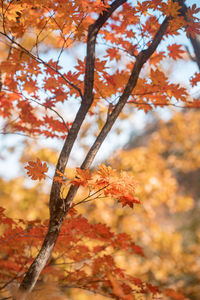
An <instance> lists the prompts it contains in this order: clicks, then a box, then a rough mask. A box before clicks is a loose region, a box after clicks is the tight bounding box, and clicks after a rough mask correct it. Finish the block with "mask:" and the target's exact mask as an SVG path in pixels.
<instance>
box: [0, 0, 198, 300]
mask: <svg viewBox="0 0 200 300" xmlns="http://www.w3.org/2000/svg"><path fill="white" fill-rule="evenodd" d="M1 3H2V6H1V7H2V8H1V31H0V35H1V37H2V42H3V45H4V48H3V49H2V52H1V56H2V61H1V95H0V96H1V106H0V111H1V116H2V118H4V120H5V123H4V130H3V132H4V133H7V132H8V131H12V132H13V133H22V134H25V135H29V136H30V135H32V136H41V135H43V136H45V137H50V138H58V139H64V145H63V148H62V150H61V152H60V154H59V157H58V160H57V163H56V168H55V174H54V177H53V180H52V185H51V192H50V196H49V211H50V219H49V223H48V229H47V231H45V228H46V227H45V226H47V223H45V224H42V223H39V225H38V228H39V229H38V230H39V232H40V250H39V252H38V253H37V256H36V257H35V259H34V260H33V262H32V263H31V265H30V266H29V267H28V270H26V271H25V274H24V277H23V279H22V280H21V283H20V287H19V291H18V293H16V295H15V298H16V299H25V298H26V297H27V295H28V293H30V292H31V291H32V289H33V288H34V286H35V284H36V282H37V281H38V278H39V276H40V274H41V272H42V271H43V269H44V268H45V266H46V265H47V264H48V265H47V267H48V266H49V267H51V263H50V257H51V254H52V251H53V249H54V247H55V244H56V241H57V239H58V238H60V239H61V237H62V235H65V230H66V232H67V235H69V236H70V239H69V240H67V242H68V246H69V248H70V246H72V245H71V244H73V243H76V242H77V241H78V239H77V236H79V235H80V232H81V234H82V235H83V236H85V238H90V239H92V240H93V239H94V240H97V241H99V242H100V241H101V242H103V243H107V242H108V240H109V241H110V240H111V243H110V244H109V246H110V247H111V248H112V249H113V250H117V249H122V250H127V249H129V250H130V251H132V252H133V253H139V254H140V255H142V256H143V252H142V250H141V248H140V247H139V246H136V245H135V244H134V243H133V241H132V240H131V238H130V237H129V236H128V235H126V234H124V235H114V234H113V233H111V232H110V229H108V228H107V227H106V226H103V225H99V226H97V225H96V226H95V225H92V224H89V223H88V221H87V220H86V219H84V218H83V217H81V216H79V215H77V214H76V211H74V208H73V206H74V205H76V204H77V203H75V204H73V203H74V198H75V196H76V194H77V191H78V189H79V187H80V186H87V188H88V190H89V192H90V193H89V196H87V198H86V199H83V200H82V201H80V202H81V203H84V202H86V201H88V200H91V198H92V199H93V198H94V197H95V198H96V197H98V198H100V197H113V198H114V199H116V200H117V201H118V202H120V203H121V204H122V206H126V205H128V206H129V207H133V205H134V204H139V200H138V199H136V198H135V196H134V188H135V184H134V181H133V180H132V178H130V176H129V175H127V174H126V173H123V172H120V173H118V172H116V171H115V170H112V169H111V168H109V167H107V166H105V165H101V166H100V167H99V169H98V170H96V171H94V172H92V173H91V172H90V170H89V169H90V167H91V164H92V162H93V160H94V158H95V156H96V154H97V152H98V150H99V148H100V146H101V145H102V143H103V141H104V140H105V138H106V136H107V135H108V133H109V132H110V130H111V128H112V126H113V124H114V123H115V121H116V120H117V118H119V116H120V113H121V112H122V110H123V108H124V106H125V105H126V104H128V105H134V106H136V107H137V108H138V109H143V110H145V111H146V112H148V111H149V110H151V109H153V108H154V107H158V106H159V107H165V106H168V105H171V104H172V105H177V103H178V102H180V103H182V105H183V106H188V107H195V108H196V107H199V101H198V99H193V101H192V102H191V101H189V99H190V98H189V93H188V91H187V89H186V88H184V87H182V86H180V85H179V84H177V83H172V82H171V81H170V80H169V78H168V77H167V74H165V72H164V70H163V67H162V64H161V61H162V59H163V58H165V57H166V56H170V57H171V58H172V59H174V60H177V59H179V58H181V57H182V54H183V53H184V50H183V48H181V45H177V44H176V43H174V44H169V41H168V38H170V37H171V36H173V37H176V36H178V35H179V34H180V33H181V32H182V31H184V32H186V34H187V36H188V37H189V38H190V39H191V40H193V41H197V39H196V34H198V33H199V31H200V28H199V18H198V17H197V14H198V13H199V11H200V9H199V8H197V7H196V5H193V6H191V7H188V8H187V7H186V6H185V4H184V2H183V1H181V0H180V1H168V2H167V3H166V2H165V1H162V0H159V1H141V2H138V3H137V5H133V4H132V3H129V2H127V1H126V0H115V1H113V2H111V1H99V0H98V1H85V0H79V1H78V0H77V1H60V0H59V1H53V2H52V1H46V0H45V1H39V2H35V1H26V0H23V1H22V0H20V1H17V0H16V1H13V0H12V1H6V0H5V1H3V0H2V1H1ZM33 18H34V20H35V23H34V24H33ZM162 40H165V41H164V43H163V44H164V46H163V48H162V51H161V50H160V49H159V47H160V44H161V41H162ZM101 43H103V44H108V45H109V47H107V48H104V49H103V50H102V52H101V49H102V48H101ZM195 45H196V46H195V47H196V48H195V47H194V48H195V49H196V50H195V55H196V57H198V55H197V54H198V51H199V44H198V43H196V44H195ZM193 46H194V45H193ZM77 47H80V48H79V51H83V49H85V50H86V56H85V58H84V59H83V60H81V59H76V65H75V66H74V68H73V71H71V70H69V71H67V70H66V68H65V66H63V60H62V59H61V58H62V55H64V53H67V51H69V52H70V53H71V54H73V53H74V51H75V49H77ZM96 48H97V50H98V51H99V53H100V52H101V53H100V54H99V55H98V57H97V54H96V51H95V49H96ZM50 50H52V51H56V53H57V58H56V59H53V58H51V59H49V60H48V58H47V57H48V55H51V54H52V52H50ZM124 53H125V54H127V56H126V59H125V56H124ZM47 54H48V55H47ZM52 57H54V55H53V54H52ZM197 61H198V59H197ZM117 62H120V63H119V64H117ZM144 65H145V68H147V69H146V70H144V72H141V70H143V66H144ZM139 76H140V77H139ZM199 78H200V77H199V73H196V74H195V75H194V77H193V78H192V79H191V84H192V85H196V84H197V82H198V81H199ZM69 98H71V99H72V100H73V101H79V108H78V110H77V113H76V116H75V118H74V120H73V121H72V122H71V121H69V120H67V118H66V117H65V115H62V114H61V113H60V112H59V105H60V104H62V105H63V106H64V105H65V103H66V102H69V100H68V99H69ZM174 102H175V103H174ZM70 105H73V104H70ZM88 115H90V116H93V117H94V119H95V117H96V122H97V124H100V125H99V132H98V135H97V137H96V138H95V140H94V143H93V145H92V146H91V147H90V148H89V150H88V152H87V154H86V156H85V158H84V159H83V162H82V164H81V165H80V166H79V168H77V169H76V172H75V174H74V176H72V178H69V175H67V174H66V173H65V169H66V166H67V163H68V160H69V158H70V155H72V154H73V151H72V150H73V145H74V143H75V141H76V140H77V139H78V134H79V133H80V130H81V127H82V125H83V122H84V120H85V118H86V117H87V116H88ZM102 116H103V117H102ZM99 121H101V122H99ZM102 122H103V125H102ZM88 132H89V131H88ZM82 135H83V133H82ZM26 169H27V173H28V175H29V176H30V177H31V178H32V179H33V180H42V179H45V178H46V175H45V173H46V172H47V170H48V166H47V164H46V163H45V162H42V161H41V160H40V159H39V158H35V160H33V161H29V162H28V165H27V166H26ZM64 188H65V191H63V189H64ZM66 189H67V192H66ZM65 192H66V193H65ZM1 213H2V214H1V221H2V223H3V224H5V225H6V228H7V229H5V232H4V235H5V236H4V240H5V241H7V242H8V239H9V238H8V235H9V232H10V233H11V232H12V234H16V235H21V234H22V233H19V232H21V231H20V230H22V231H23V232H24V230H25V231H28V232H30V231H31V232H32V230H34V228H35V227H32V224H30V223H29V222H28V223H27V222H26V221H25V220H23V221H22V220H19V222H22V223H23V222H24V223H23V226H22V227H23V228H20V226H19V223H18V222H17V223H15V222H14V221H13V220H12V219H11V218H7V217H6V216H5V215H4V212H3V210H2V211H1ZM66 216H68V217H67V219H66ZM69 219H70V221H69ZM33 224H34V226H35V225H36V224H37V223H33ZM80 224H81V225H80ZM62 225H63V227H61V226H62ZM30 226H31V227H30ZM102 226H103V227H102ZM62 230H63V231H62ZM43 231H45V232H46V233H45V236H44V233H43ZM74 231H75V234H74ZM72 233H73V234H72ZM24 235H25V234H24V233H23V236H24ZM5 237H7V238H5ZM42 241H43V242H42ZM41 242H42V243H41ZM26 243H30V240H29V242H28V241H27V240H26V239H23V241H22V244H21V249H22V248H23V249H26ZM31 243H32V244H33V245H34V246H35V247H36V244H35V241H31ZM61 244H62V242H61V240H60V243H58V244H57V245H58V246H56V247H58V248H59V246H60V247H61ZM106 245H107V244H106ZM12 246H13V249H14V248H15V247H14V245H12ZM16 246H17V247H18V246H19V245H16ZM98 247H100V246H98ZM101 247H103V248H94V249H93V250H92V251H93V253H95V251H97V252H98V251H100V250H102V249H105V247H108V245H107V246H105V245H104V246H102V245H101ZM55 249H56V248H55ZM60 249H62V247H61V248H60ZM73 250H74V253H72V255H71V258H72V259H74V260H75V261H78V257H79V256H80V255H82V256H84V255H85V256H84V259H85V260H87V259H89V258H90V257H91V254H90V251H89V248H88V247H86V248H84V245H81V246H80V245H78V244H77V245H76V244H75V245H74V244H73ZM5 251H8V249H7V250H5ZM69 251H70V250H69ZM58 252H59V251H58ZM16 253H17V250H16V249H15V251H14V252H12V255H13V260H15V263H16V262H17V261H18V263H17V266H16V268H18V265H19V261H21V265H24V264H25V261H26V260H27V261H26V262H27V264H30V262H31V261H32V257H29V259H27V257H26V255H25V253H24V254H23V256H21V257H18V255H17V254H16ZM75 253H76V255H75ZM4 255H5V253H4ZM15 255H17V256H16V257H15ZM3 264H4V263H3ZM107 266H109V267H110V268H108V267H107ZM7 267H9V266H7ZM12 267H14V266H13V265H11V268H12ZM84 267H85V268H86V266H85V265H84ZM3 268H5V264H4V267H3ZM89 268H90V269H91V270H93V271H92V275H93V276H96V278H98V276H99V272H100V271H101V273H102V274H103V275H101V276H106V278H107V280H106V282H104V284H105V286H106V288H102V290H104V292H105V290H106V292H105V293H106V294H107V295H110V296H113V297H118V298H121V299H132V298H131V297H132V296H131V295H130V293H131V291H132V290H134V289H133V288H131V287H130V286H128V285H127V284H125V283H123V284H119V278H118V277H120V276H121V278H122V277H124V278H125V275H124V273H123V272H122V270H120V269H119V268H117V266H116V265H115V263H114V261H113V260H112V258H111V256H109V255H108V256H107V255H104V256H103V258H102V257H98V259H97V260H95V261H93V267H91V265H90V267H89ZM58 273H59V272H58ZM61 273H62V272H61ZM61 273H60V275H58V278H60V280H61V278H63V274H61ZM81 274H82V275H81ZM114 274H115V275H116V274H117V275H116V276H114ZM6 276H7V274H6ZM59 276H60V277H59ZM79 276H80V277H79ZM68 278H70V276H68ZM77 278H78V281H79V283H81V286H84V287H87V288H88V289H91V290H95V289H96V290H97V291H99V292H100V290H101V288H100V287H101V286H100V285H99V286H98V284H97V283H94V282H92V280H91V277H90V278H88V276H86V275H85V273H81V269H80V270H79V272H77V274H76V273H73V274H72V275H71V279H70V280H71V282H73V281H74V282H76V280H77ZM84 278H87V282H84V280H83V279H84ZM96 280H97V279H96ZM102 280H103V279H102V277H101V280H100V281H101V282H102ZM126 281H129V282H130V283H132V284H133V285H135V286H136V288H135V291H136V290H137V289H139V292H141V293H143V292H144V293H145V292H147V290H149V291H151V292H152V293H156V292H157V289H156V288H154V287H152V286H151V285H150V284H146V285H145V288H144V284H143V283H142V282H141V281H139V280H138V279H134V278H129V279H128V277H127V278H126ZM77 284H78V283H77ZM101 284H102V283H101ZM108 286H109V288H108ZM102 290H101V292H102Z"/></svg>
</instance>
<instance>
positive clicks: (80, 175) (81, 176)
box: [71, 168, 92, 186]
mask: <svg viewBox="0 0 200 300" xmlns="http://www.w3.org/2000/svg"><path fill="white" fill-rule="evenodd" d="M91 178H92V176H91V174H90V170H83V169H80V168H77V169H76V177H75V178H74V179H73V180H72V181H71V183H72V184H74V185H77V186H79V185H82V186H87V185H88V180H90V179H91Z"/></svg>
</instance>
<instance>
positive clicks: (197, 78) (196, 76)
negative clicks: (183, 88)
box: [190, 73, 200, 87]
mask: <svg viewBox="0 0 200 300" xmlns="http://www.w3.org/2000/svg"><path fill="white" fill-rule="evenodd" d="M199 81H200V73H195V74H194V77H192V78H191V79H190V82H191V84H192V87H193V86H195V85H197V82H199Z"/></svg>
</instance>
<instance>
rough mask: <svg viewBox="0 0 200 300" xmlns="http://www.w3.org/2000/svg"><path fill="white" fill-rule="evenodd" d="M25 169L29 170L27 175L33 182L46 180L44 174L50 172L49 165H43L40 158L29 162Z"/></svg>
mask: <svg viewBox="0 0 200 300" xmlns="http://www.w3.org/2000/svg"><path fill="white" fill-rule="evenodd" d="M25 169H27V174H28V176H29V177H31V179H32V180H37V179H39V180H41V179H45V178H46V175H45V174H44V173H45V172H47V171H48V167H47V164H46V163H43V164H42V162H41V160H40V159H39V158H37V160H36V161H29V162H28V165H27V166H26V167H25Z"/></svg>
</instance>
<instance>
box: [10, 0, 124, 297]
mask: <svg viewBox="0 0 200 300" xmlns="http://www.w3.org/2000/svg"><path fill="white" fill-rule="evenodd" d="M125 2H126V0H115V1H114V2H113V3H112V4H111V6H110V7H109V8H108V10H107V11H104V12H103V14H102V15H100V16H99V18H98V19H97V20H96V21H95V22H94V24H92V25H90V26H89V28H88V37H87V55H86V67H85V81H84V95H83V98H82V103H81V106H80V108H79V110H78V112H77V115H76V117H75V120H74V122H73V124H72V127H71V129H70V131H69V133H68V135H67V138H66V140H65V143H64V145H63V148H62V150H61V153H60V156H59V158H58V162H57V166H56V170H59V171H60V172H62V173H63V172H64V170H65V167H66V165H67V162H68V159H69V155H70V153H71V150H72V147H73V145H74V142H75V140H76V138H77V135H78V133H79V130H80V127H81V125H82V123H83V121H84V119H85V116H86V114H87V113H88V111H89V108H90V106H91V105H92V102H93V85H94V66H95V44H96V37H97V34H98V32H99V30H100V29H101V27H102V26H103V25H104V24H105V22H106V21H107V19H108V18H109V17H110V16H111V14H112V13H113V12H114V11H115V10H116V9H117V8H118V7H120V6H121V5H122V4H123V3H125ZM20 48H21V47H20ZM25 52H26V51H25ZM27 54H29V53H27ZM50 67H51V66H50ZM54 176H55V175H54ZM76 188H77V187H76V186H71V189H70V190H69V193H68V197H67V201H64V199H62V198H61V196H60V189H61V184H60V183H57V182H55V181H53V183H52V188H51V194H50V204H49V206H50V223H49V227H48V232H47V235H46V237H45V240H44V243H43V245H42V247H41V249H40V251H39V253H38V255H37V257H36V258H35V260H34V262H33V263H32V265H31V266H30V268H29V270H28V271H27V273H26V275H25V277H24V279H23V281H22V282H21V285H20V288H19V295H17V296H16V300H23V299H26V295H27V294H28V293H29V292H30V291H31V290H32V289H33V288H34V286H35V283H36V282H37V279H38V277H39V275H40V273H41V271H42V270H43V268H44V266H45V265H46V263H47V261H48V259H49V257H50V255H51V253H52V250H53V248H54V246H55V243H56V240H57V238H58V235H59V231H60V227H61V225H62V223H63V221H64V219H65V216H66V214H67V212H68V210H69V208H70V205H71V203H72V201H73V199H74V196H75V194H76V191H77V189H76Z"/></svg>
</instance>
